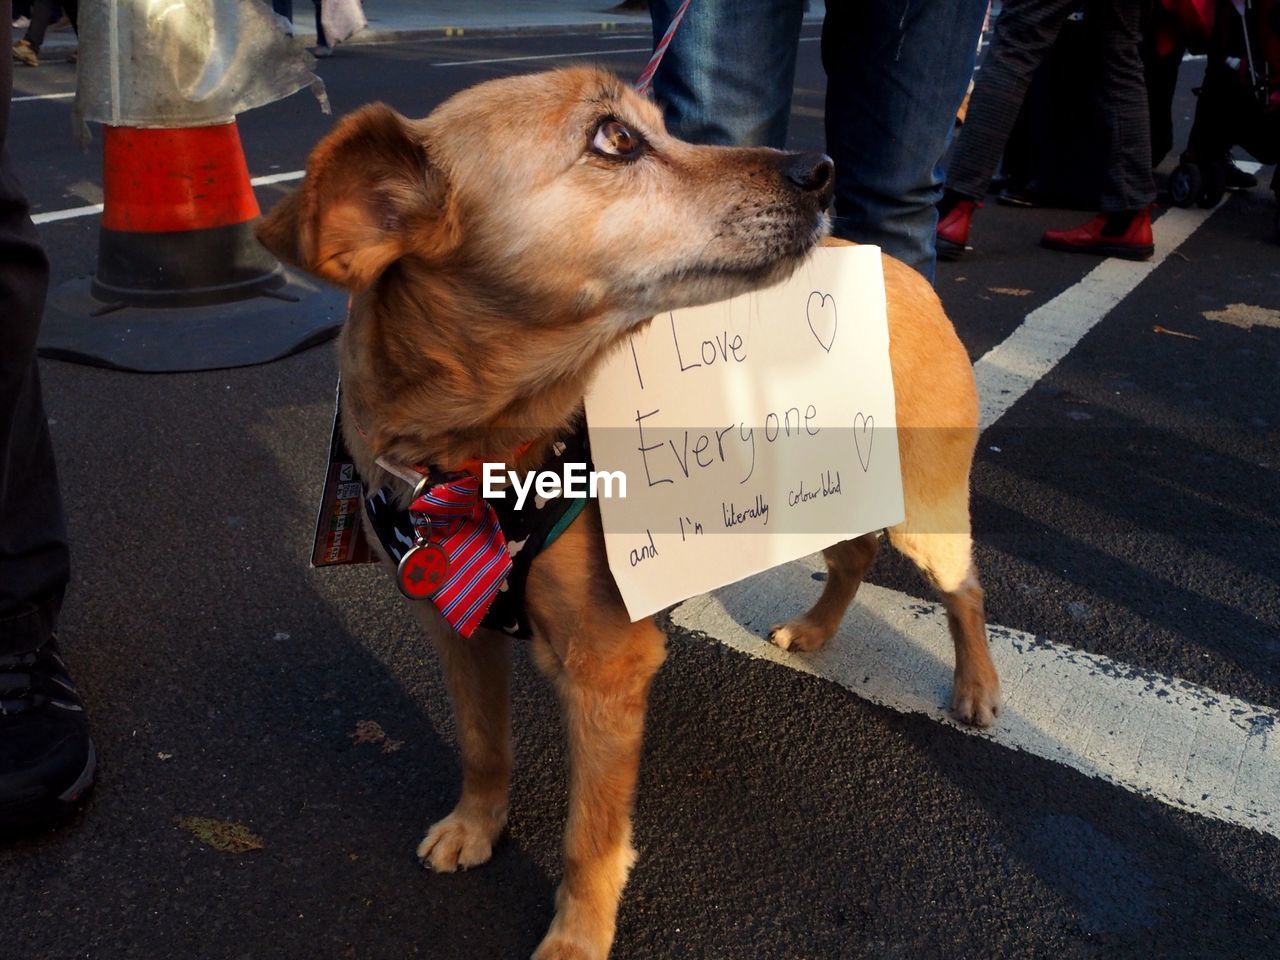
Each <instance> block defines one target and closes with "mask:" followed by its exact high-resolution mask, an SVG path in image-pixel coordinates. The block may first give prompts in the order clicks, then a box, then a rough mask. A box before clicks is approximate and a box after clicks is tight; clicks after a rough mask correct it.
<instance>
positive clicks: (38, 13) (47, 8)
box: [22, 0, 53, 53]
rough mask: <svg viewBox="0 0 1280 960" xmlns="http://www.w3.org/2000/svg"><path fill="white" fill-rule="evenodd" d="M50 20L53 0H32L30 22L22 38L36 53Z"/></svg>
mask: <svg viewBox="0 0 1280 960" xmlns="http://www.w3.org/2000/svg"><path fill="white" fill-rule="evenodd" d="M52 20H53V0H34V2H33V3H32V4H31V24H30V26H28V27H27V32H26V34H25V35H24V36H23V38H22V39H23V40H25V41H26V42H27V46H29V47H30V48H31V49H32V50H34V51H35V52H36V53H39V52H40V47H41V45H42V44H43V43H44V35H45V32H46V31H47V30H48V29H49V23H50V22H51V21H52Z"/></svg>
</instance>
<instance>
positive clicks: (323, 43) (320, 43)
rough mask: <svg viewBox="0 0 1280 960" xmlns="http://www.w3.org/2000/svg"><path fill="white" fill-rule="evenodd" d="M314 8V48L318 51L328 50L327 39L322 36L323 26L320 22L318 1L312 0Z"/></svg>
mask: <svg viewBox="0 0 1280 960" xmlns="http://www.w3.org/2000/svg"><path fill="white" fill-rule="evenodd" d="M314 3H315V7H316V47H317V48H318V49H320V50H328V49H329V38H328V37H326V36H325V35H324V24H323V23H321V22H320V0H314Z"/></svg>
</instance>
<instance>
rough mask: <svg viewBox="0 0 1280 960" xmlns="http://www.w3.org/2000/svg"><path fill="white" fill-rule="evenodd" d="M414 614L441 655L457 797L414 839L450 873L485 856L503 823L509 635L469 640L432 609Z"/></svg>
mask: <svg viewBox="0 0 1280 960" xmlns="http://www.w3.org/2000/svg"><path fill="white" fill-rule="evenodd" d="M420 617H421V618H422V619H424V620H427V621H431V620H434V623H432V624H431V625H430V633H431V634H432V638H433V639H434V640H435V645H436V649H437V650H438V651H439V653H440V662H441V665H442V667H443V668H444V677H445V683H446V685H447V686H448V688H449V697H450V699H451V700H452V701H453V712H454V716H455V717H456V719H457V722H458V745H459V748H460V751H461V754H462V797H461V798H460V799H459V800H458V805H457V806H456V807H454V809H453V812H452V813H450V814H449V815H448V816H447V817H445V818H444V819H443V820H441V821H439V822H438V823H436V824H434V825H432V827H431V828H430V829H429V830H428V831H427V835H426V837H425V838H424V839H423V840H422V842H421V843H420V844H419V845H418V858H419V859H420V860H421V861H422V862H423V864H424V865H426V866H429V867H431V869H432V870H437V871H442V872H446V873H449V872H452V871H454V870H457V869H458V868H459V867H462V868H463V869H465V868H467V867H475V866H478V865H480V864H482V863H484V862H485V861H487V860H488V859H489V857H490V856H491V855H492V853H493V844H494V842H495V841H496V840H497V839H498V835H499V834H500V833H502V829H503V827H505V826H506V824H507V791H508V785H509V782H510V778H511V640H510V638H508V637H506V636H504V635H502V634H499V633H494V632H492V631H479V632H477V633H476V634H475V635H474V636H472V637H471V638H470V639H469V640H467V639H463V638H462V637H460V636H459V635H458V634H457V633H456V632H454V631H453V630H452V629H450V628H448V627H447V626H445V625H444V624H443V623H442V622H441V621H440V620H439V619H438V618H437V617H435V616H434V611H428V610H425V609H424V610H421V611H420Z"/></svg>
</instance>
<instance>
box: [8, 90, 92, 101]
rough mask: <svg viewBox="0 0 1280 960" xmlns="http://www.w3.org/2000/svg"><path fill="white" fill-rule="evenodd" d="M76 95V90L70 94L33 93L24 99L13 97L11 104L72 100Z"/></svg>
mask: <svg viewBox="0 0 1280 960" xmlns="http://www.w3.org/2000/svg"><path fill="white" fill-rule="evenodd" d="M75 95H76V92H75V91H74V90H71V91H69V92H68V93H33V94H30V95H28V96H24V97H11V98H10V100H9V102H10V103H30V102H31V101H32V100H70V99H71V98H72V97H74V96H75Z"/></svg>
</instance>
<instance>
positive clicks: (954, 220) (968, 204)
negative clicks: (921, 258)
mask: <svg viewBox="0 0 1280 960" xmlns="http://www.w3.org/2000/svg"><path fill="white" fill-rule="evenodd" d="M981 207H982V204H980V203H979V202H978V201H977V200H957V201H956V203H955V206H953V207H952V208H951V209H950V210H948V211H947V212H946V214H945V215H943V216H942V217H941V218H940V219H939V220H938V232H937V234H936V235H935V237H934V244H935V246H936V247H937V249H938V259H939V260H959V259H960V258H961V257H962V256H964V250H965V244H967V243H968V242H969V221H970V220H972V219H973V211H975V210H977V209H980V208H981Z"/></svg>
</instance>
